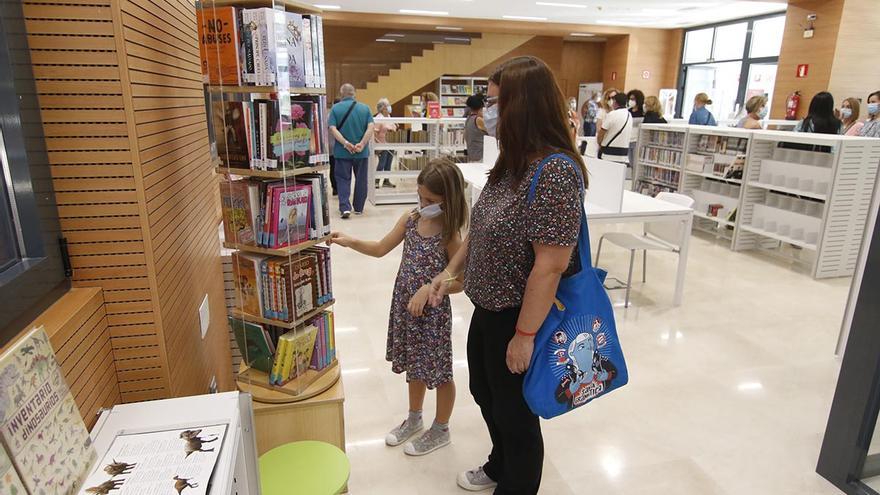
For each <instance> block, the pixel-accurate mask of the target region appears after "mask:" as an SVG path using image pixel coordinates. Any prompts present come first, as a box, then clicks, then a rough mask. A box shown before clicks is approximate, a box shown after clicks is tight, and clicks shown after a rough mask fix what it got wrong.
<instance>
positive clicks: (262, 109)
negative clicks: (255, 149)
mask: <svg viewBox="0 0 880 495" xmlns="http://www.w3.org/2000/svg"><path fill="white" fill-rule="evenodd" d="M267 106H268V105H267V104H266V102H265V101H261V102H260V169H261V170H266V169H268V166H267V165H268V161H267V158H266V142H267V141H268V135H267V132H268V129H267V128H266V122H267V118H268V117H266V112H267V110H268V109H267Z"/></svg>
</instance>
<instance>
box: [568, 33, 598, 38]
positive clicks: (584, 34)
mask: <svg viewBox="0 0 880 495" xmlns="http://www.w3.org/2000/svg"><path fill="white" fill-rule="evenodd" d="M569 36H577V37H579V38H589V37H590V36H596V35H595V34H593V33H571V34H570V35H569Z"/></svg>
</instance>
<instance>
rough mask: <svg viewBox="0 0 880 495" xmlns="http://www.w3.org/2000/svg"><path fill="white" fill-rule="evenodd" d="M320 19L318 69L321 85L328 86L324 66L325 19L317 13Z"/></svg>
mask: <svg viewBox="0 0 880 495" xmlns="http://www.w3.org/2000/svg"><path fill="white" fill-rule="evenodd" d="M315 19H317V21H318V70H320V72H321V84H320V85H319V87H321V88H326V87H327V74H326V67H324V19H323V18H322V17H321V16H319V15H316V16H315Z"/></svg>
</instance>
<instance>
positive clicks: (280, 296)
mask: <svg viewBox="0 0 880 495" xmlns="http://www.w3.org/2000/svg"><path fill="white" fill-rule="evenodd" d="M282 280H284V278H283V277H282V275H281V262H280V261H276V262H275V287H274V288H273V291H272V294H273V295H274V296H275V318H276V319H279V320H284V319H285V316H284V292H283V287H282V286H281V284H282Z"/></svg>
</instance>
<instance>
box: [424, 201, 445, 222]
mask: <svg viewBox="0 0 880 495" xmlns="http://www.w3.org/2000/svg"><path fill="white" fill-rule="evenodd" d="M442 214H443V208H441V207H440V203H434V204H432V205H428V206H419V216H420V217H422V218H424V219H431V218H435V217H439V216H440V215H442Z"/></svg>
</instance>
